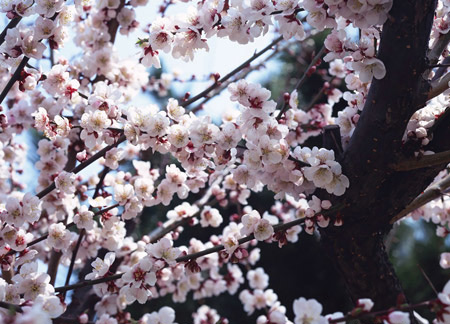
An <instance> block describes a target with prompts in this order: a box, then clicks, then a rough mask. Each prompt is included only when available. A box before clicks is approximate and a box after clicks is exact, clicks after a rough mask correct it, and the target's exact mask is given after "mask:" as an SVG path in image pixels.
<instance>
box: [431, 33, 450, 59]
mask: <svg viewBox="0 0 450 324" xmlns="http://www.w3.org/2000/svg"><path fill="white" fill-rule="evenodd" d="M449 42H450V32H448V33H447V34H441V35H440V36H439V39H438V40H437V41H436V43H435V44H434V46H433V48H432V49H431V50H430V51H429V52H428V55H427V57H428V60H429V61H430V65H433V64H436V63H437V62H438V61H439V58H440V57H441V54H442V52H443V51H444V50H445V49H446V48H447V46H448V43H449Z"/></svg>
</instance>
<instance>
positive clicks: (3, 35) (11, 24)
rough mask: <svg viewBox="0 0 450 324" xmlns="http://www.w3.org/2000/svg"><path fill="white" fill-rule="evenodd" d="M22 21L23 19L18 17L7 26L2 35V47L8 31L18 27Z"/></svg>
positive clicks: (0, 41) (0, 39)
mask: <svg viewBox="0 0 450 324" xmlns="http://www.w3.org/2000/svg"><path fill="white" fill-rule="evenodd" d="M20 20H22V17H21V16H18V17H14V18H13V19H11V20H10V21H9V23H8V25H6V27H5V29H3V31H2V33H1V34H0V45H2V44H3V42H4V41H5V37H6V33H7V32H8V29H11V28H14V27H16V26H17V24H18V23H19V22H20Z"/></svg>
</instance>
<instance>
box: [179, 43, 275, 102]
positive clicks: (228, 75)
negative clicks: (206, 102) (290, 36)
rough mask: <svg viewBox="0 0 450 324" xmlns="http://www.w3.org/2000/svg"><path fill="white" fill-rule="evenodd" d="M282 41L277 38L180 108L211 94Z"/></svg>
mask: <svg viewBox="0 0 450 324" xmlns="http://www.w3.org/2000/svg"><path fill="white" fill-rule="evenodd" d="M282 39H283V36H280V37H278V38H277V39H275V40H274V41H273V42H272V43H270V44H269V45H267V46H266V47H265V48H263V49H262V50H261V51H259V52H257V53H255V54H253V56H252V57H250V58H249V59H248V60H246V61H245V62H244V63H242V64H241V65H239V66H238V67H237V68H235V69H234V70H233V71H231V72H230V73H228V74H227V75H225V76H224V77H223V78H220V79H219V80H218V81H216V82H214V83H213V84H212V85H211V86H209V87H208V88H206V89H205V90H203V91H202V92H200V93H199V94H198V95H196V96H194V97H192V98H191V99H189V100H186V101H184V102H182V103H181V104H180V106H182V107H187V106H189V105H190V104H191V103H193V102H195V101H197V100H198V99H200V98H203V97H204V96H206V95H207V94H208V93H209V92H211V91H212V90H214V89H215V88H217V87H219V86H220V85H221V84H222V83H223V82H225V81H227V80H228V79H229V78H231V77H232V76H233V75H235V74H236V73H238V72H239V71H241V70H242V69H244V68H245V67H247V66H248V65H249V64H250V63H251V62H252V61H254V60H256V59H257V58H258V57H260V56H261V55H262V54H264V53H265V52H267V51H268V50H270V49H271V48H272V47H273V46H275V45H276V44H277V43H279V42H280V41H281V40H282Z"/></svg>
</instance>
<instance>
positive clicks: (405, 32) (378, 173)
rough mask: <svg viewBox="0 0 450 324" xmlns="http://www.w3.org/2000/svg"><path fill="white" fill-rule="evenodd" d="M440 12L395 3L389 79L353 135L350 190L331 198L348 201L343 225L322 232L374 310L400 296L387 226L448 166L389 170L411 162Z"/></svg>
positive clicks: (423, 2)
mask: <svg viewBox="0 0 450 324" xmlns="http://www.w3.org/2000/svg"><path fill="white" fill-rule="evenodd" d="M435 8H436V1H435V0H416V1H407V0H395V1H394V4H393V8H392V10H391V11H390V12H389V17H388V20H387V22H386V23H385V24H384V26H383V31H382V35H381V42H380V48H379V53H378V58H379V59H380V60H382V61H383V63H384V64H385V66H386V71H387V73H386V76H385V78H383V79H382V80H376V79H374V80H373V82H372V85H371V88H370V91H369V94H368V95H367V101H366V104H365V107H364V110H363V112H362V114H361V117H360V119H359V121H358V124H357V127H356V129H355V132H354V134H353V136H352V138H351V141H350V143H349V145H348V147H347V148H346V150H345V151H344V153H343V155H342V157H340V159H339V162H340V163H341V164H342V168H343V173H344V174H345V175H347V176H348V178H349V180H350V188H349V189H348V190H347V192H346V193H345V195H344V196H342V197H337V198H333V197H328V199H331V200H332V201H333V202H334V203H338V202H341V203H342V202H344V205H345V207H344V208H343V209H342V210H341V211H340V216H341V217H342V219H343V223H344V225H343V226H342V227H340V228H333V227H331V226H330V227H329V228H326V229H322V230H321V235H322V241H323V243H324V247H325V249H326V250H327V252H328V254H329V255H330V256H331V258H332V259H333V260H334V262H335V264H336V266H337V268H338V269H339V270H340V272H341V273H342V275H343V278H344V279H345V281H346V283H347V287H348V290H349V294H350V296H351V298H352V300H353V301H356V300H357V299H358V298H371V299H372V300H373V301H374V302H375V309H386V308H390V307H392V306H395V305H396V302H397V298H398V296H399V295H402V294H403V291H402V288H401V285H400V282H399V280H398V278H397V277H396V275H395V272H394V270H393V268H392V265H391V263H390V262H389V259H388V255H387V253H386V251H385V248H384V245H383V237H384V236H385V235H386V234H387V233H388V232H389V230H390V229H391V225H390V224H389V221H390V219H391V218H392V217H394V216H395V215H396V214H397V213H398V212H399V211H400V210H402V209H403V208H404V207H405V206H406V205H407V204H408V203H410V202H411V201H412V200H413V199H414V198H415V197H417V196H418V195H419V194H420V193H421V192H422V191H423V190H424V189H425V188H426V187H427V186H428V185H429V184H430V182H431V181H432V180H433V178H434V177H435V176H436V175H437V173H438V172H439V171H440V170H442V169H443V168H444V167H445V165H441V166H437V167H433V168H426V169H420V170H414V171H408V172H395V171H394V170H392V169H390V168H389V164H390V163H393V162H394V161H395V159H396V158H397V157H399V156H405V155H407V152H405V148H404V147H403V146H402V137H403V134H404V132H405V129H406V125H407V123H408V120H409V119H410V117H411V115H412V114H413V113H414V112H415V111H416V110H418V109H419V108H421V107H423V106H424V105H425V102H426V100H427V93H428V91H429V81H428V80H427V79H426V78H424V77H423V73H424V72H425V71H426V70H427V69H428V62H427V59H426V54H427V49H428V42H429V35H430V30H431V26H432V22H433V16H434V11H435ZM441 132H442V130H441ZM446 133H447V131H446ZM444 142H445V141H443V140H441V141H440V140H439V139H437V138H436V137H435V139H434V140H433V141H432V142H431V144H430V145H431V146H432V147H434V148H435V149H436V148H438V149H448V146H449V143H444ZM447 142H448V141H447ZM433 145H434V146H433ZM321 197H322V198H325V197H327V195H326V194H324V195H321Z"/></svg>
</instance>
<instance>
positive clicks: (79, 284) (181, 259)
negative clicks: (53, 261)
mask: <svg viewBox="0 0 450 324" xmlns="http://www.w3.org/2000/svg"><path fill="white" fill-rule="evenodd" d="M342 208H343V205H336V206H334V207H332V208H330V209H327V210H323V211H321V212H320V213H317V214H316V215H323V216H329V215H331V214H333V213H336V212H337V211H339V210H340V209H342ZM305 220H306V218H297V219H295V220H293V221H290V222H287V223H284V224H279V225H275V226H274V227H273V228H274V233H275V232H279V231H284V230H286V229H288V228H291V227H293V226H296V225H301V224H303V223H304V222H305ZM254 238H255V237H254V235H253V234H251V235H249V236H246V237H243V238H241V239H239V240H238V243H239V245H242V244H244V243H247V242H250V241H251V240H253V239H254ZM223 249H224V246H223V245H222V244H220V245H217V246H214V247H212V248H209V249H205V250H203V251H199V252H196V253H191V254H187V255H184V256H181V257H178V258H177V259H176V260H175V261H176V262H186V261H189V260H193V259H197V258H199V257H202V256H205V255H208V254H211V253H215V252H219V251H222V250H223ZM123 274H124V273H117V274H114V275H111V276H107V277H103V278H98V279H93V280H83V281H80V282H77V283H75V284H73V285H67V286H62V287H56V288H55V292H65V291H67V290H73V289H77V288H82V287H86V286H92V285H96V284H99V283H104V282H108V281H113V280H116V279H119V278H121V277H122V276H123Z"/></svg>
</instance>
